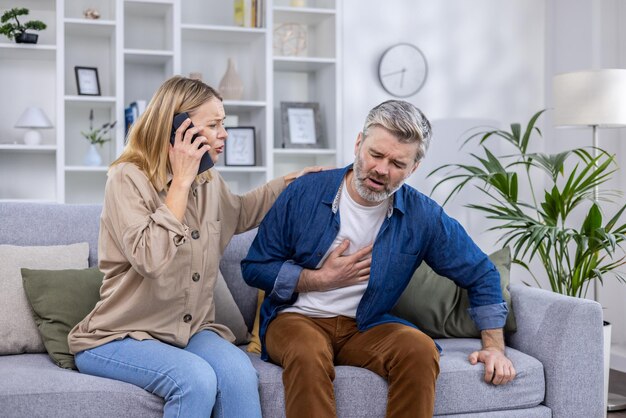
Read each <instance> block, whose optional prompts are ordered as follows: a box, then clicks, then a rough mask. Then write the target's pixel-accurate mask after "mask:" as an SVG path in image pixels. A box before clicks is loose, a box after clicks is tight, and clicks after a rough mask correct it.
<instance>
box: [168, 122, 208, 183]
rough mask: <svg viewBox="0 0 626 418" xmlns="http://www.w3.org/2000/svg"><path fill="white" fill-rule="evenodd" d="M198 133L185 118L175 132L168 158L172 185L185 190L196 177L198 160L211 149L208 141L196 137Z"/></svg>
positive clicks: (197, 129)
mask: <svg viewBox="0 0 626 418" xmlns="http://www.w3.org/2000/svg"><path fill="white" fill-rule="evenodd" d="M190 126H191V127H190ZM199 132H200V128H198V127H196V126H193V124H192V123H191V119H189V118H186V119H185V120H184V121H183V122H182V123H181V124H180V126H179V127H178V129H176V131H175V136H174V141H173V144H172V145H171V146H170V150H169V158H170V164H171V167H172V175H173V179H172V183H174V182H176V185H177V186H182V187H183V188H187V189H189V187H191V183H193V180H194V179H195V178H196V176H197V175H198V167H199V166H200V160H201V159H202V157H203V156H204V155H205V154H206V153H207V152H208V151H209V150H210V149H211V146H210V145H209V144H208V140H207V139H206V138H205V137H204V136H200V135H198V134H199ZM196 135H198V136H196ZM194 136H195V139H194ZM192 141H193V142H192ZM200 143H201V144H202V146H200Z"/></svg>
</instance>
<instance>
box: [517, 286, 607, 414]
mask: <svg viewBox="0 0 626 418" xmlns="http://www.w3.org/2000/svg"><path fill="white" fill-rule="evenodd" d="M510 291H511V303H512V305H513V312H514V313H515V319H516V322H517V332H515V333H513V334H511V335H509V336H507V344H508V345H509V346H510V347H512V348H515V349H517V350H519V351H522V352H524V353H526V354H528V355H530V356H533V357H535V358H536V359H537V360H539V361H540V362H541V363H542V364H543V367H544V372H545V379H546V395H545V400H544V403H545V405H546V406H548V407H549V408H550V409H552V416H553V417H555V418H558V417H563V418H570V417H588V418H592V417H598V418H599V417H604V399H603V397H604V380H603V376H604V369H603V364H604V358H603V344H604V341H603V331H602V307H601V306H600V304H599V303H597V302H594V301H591V300H587V299H578V298H573V297H568V296H563V295H560V294H557V293H553V292H550V291H546V290H542V289H537V288H532V287H528V286H522V285H512V286H511V287H510Z"/></svg>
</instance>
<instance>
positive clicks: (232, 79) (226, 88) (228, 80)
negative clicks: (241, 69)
mask: <svg viewBox="0 0 626 418" xmlns="http://www.w3.org/2000/svg"><path fill="white" fill-rule="evenodd" d="M219 91H220V94H221V95H222V97H223V98H224V100H240V99H241V98H242V97H243V82H242V81H241V78H240V77H239V74H237V70H235V63H234V62H233V60H232V58H228V67H227V68H226V73H224V76H223V77H222V81H220V86H219Z"/></svg>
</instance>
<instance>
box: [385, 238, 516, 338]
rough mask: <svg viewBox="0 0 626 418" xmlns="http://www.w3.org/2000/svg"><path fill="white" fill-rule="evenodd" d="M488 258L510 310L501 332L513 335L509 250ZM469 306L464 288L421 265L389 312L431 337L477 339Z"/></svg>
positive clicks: (513, 318) (499, 251)
mask: <svg viewBox="0 0 626 418" xmlns="http://www.w3.org/2000/svg"><path fill="white" fill-rule="evenodd" d="M489 259H490V260H491V262H492V263H493V264H494V265H495V266H496V268H497V269H498V271H499V272H500V285H501V286H502V298H503V299H504V300H505V301H506V303H507V305H508V307H509V315H508V317H507V319H506V325H505V327H504V330H505V331H506V332H514V331H515V330H516V329H517V325H516V324H515V317H514V315H513V307H512V305H511V294H510V293H509V277H510V274H511V250H510V249H509V248H508V247H506V248H503V249H501V250H498V251H496V252H494V253H493V254H491V255H490V256H489ZM469 307H470V303H469V298H468V296H467V291H466V290H465V289H462V288H460V287H458V286H457V285H456V284H455V283H454V282H453V281H452V280H449V279H447V278H446V277H443V276H439V275H438V274H437V273H435V272H434V271H433V270H432V269H431V268H430V267H429V266H428V265H427V264H426V263H422V264H421V265H420V266H419V268H418V269H417V270H416V271H415V273H414V274H413V277H412V278H411V281H410V282H409V285H408V286H407V288H406V289H405V291H404V293H402V295H401V296H400V300H399V301H398V303H397V305H396V306H395V307H394V308H393V311H392V313H393V314H394V315H397V316H399V317H400V318H404V319H406V320H407V321H409V322H411V323H413V324H415V325H417V326H418V327H419V329H420V330H422V331H423V332H424V333H426V334H427V335H429V336H430V337H432V338H478V337H480V331H479V330H478V329H477V328H476V325H474V321H472V318H471V317H470V315H469V313H468V312H467V309H469Z"/></svg>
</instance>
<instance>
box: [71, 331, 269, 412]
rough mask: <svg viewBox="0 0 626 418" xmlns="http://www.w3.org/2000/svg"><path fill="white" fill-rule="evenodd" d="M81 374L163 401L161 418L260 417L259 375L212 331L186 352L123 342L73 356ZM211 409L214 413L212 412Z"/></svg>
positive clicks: (162, 345)
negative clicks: (118, 382)
mask: <svg viewBox="0 0 626 418" xmlns="http://www.w3.org/2000/svg"><path fill="white" fill-rule="evenodd" d="M75 361H76V366H77V367H78V369H79V370H80V372H81V373H86V374H90V375H94V376H101V377H107V378H110V379H116V380H121V381H123V382H128V383H132V384H133V385H136V386H139V387H141V388H143V389H145V390H147V391H148V392H151V393H153V394H155V395H157V396H160V397H162V398H163V399H164V400H165V406H164V408H163V416H164V417H166V418H171V417H182V418H193V417H202V418H208V417H210V416H211V411H213V413H214V415H213V416H214V417H218V418H222V417H227V418H233V417H246V418H248V417H259V418H260V417H261V402H260V400H259V390H258V375H257V372H256V370H255V369H254V367H253V366H252V363H251V362H250V359H249V358H248V356H247V355H246V353H244V352H243V351H242V350H240V349H239V348H237V347H236V346H234V345H233V344H231V343H229V342H228V341H226V340H224V339H223V338H221V337H219V336H218V335H217V334H216V333H214V332H212V331H206V330H205V331H200V332H198V333H197V334H195V335H194V336H193V337H191V339H190V340H189V344H187V347H185V348H177V347H174V346H172V345H169V344H166V343H163V342H161V341H158V340H144V341H137V340H134V339H132V338H125V339H123V340H119V341H112V342H110V343H107V344H104V345H102V346H99V347H96V348H92V349H90V350H85V351H81V352H80V353H78V354H76V356H75ZM214 405H215V410H213V406H214Z"/></svg>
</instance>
